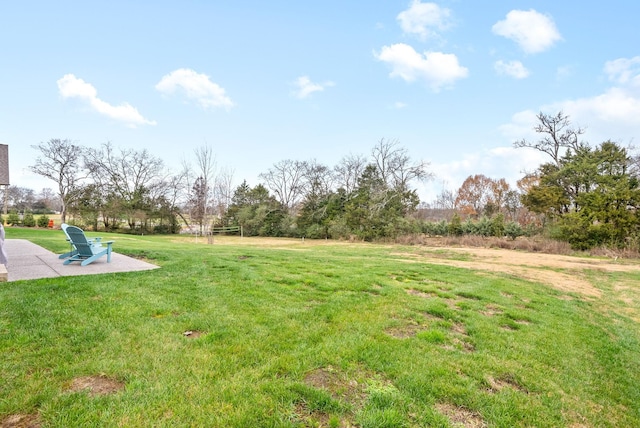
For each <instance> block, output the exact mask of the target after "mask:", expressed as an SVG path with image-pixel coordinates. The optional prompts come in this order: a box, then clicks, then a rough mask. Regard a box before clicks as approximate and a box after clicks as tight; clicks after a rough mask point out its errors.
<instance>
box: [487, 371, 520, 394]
mask: <svg viewBox="0 0 640 428" xmlns="http://www.w3.org/2000/svg"><path fill="white" fill-rule="evenodd" d="M487 383H488V384H489V392H491V393H496V392H499V391H502V390H503V389H505V388H510V389H513V390H516V391H520V392H524V393H528V391H527V389H526V388H525V387H523V386H521V385H520V384H519V383H518V382H517V381H516V380H515V379H514V378H513V376H511V375H506V376H501V377H498V378H494V377H492V376H489V377H488V378H487Z"/></svg>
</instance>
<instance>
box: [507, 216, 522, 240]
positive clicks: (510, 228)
mask: <svg viewBox="0 0 640 428" xmlns="http://www.w3.org/2000/svg"><path fill="white" fill-rule="evenodd" d="M504 234H505V235H506V236H508V237H509V239H511V240H512V241H514V240H515V239H516V238H517V237H518V236H523V235H524V234H525V233H524V230H523V229H522V227H521V226H520V225H519V224H518V223H516V222H515V221H510V222H508V223H507V224H505V225H504Z"/></svg>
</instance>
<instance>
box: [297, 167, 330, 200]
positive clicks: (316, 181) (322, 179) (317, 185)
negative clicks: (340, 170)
mask: <svg viewBox="0 0 640 428" xmlns="http://www.w3.org/2000/svg"><path fill="white" fill-rule="evenodd" d="M304 179H305V182H306V183H305V193H306V195H309V194H313V195H316V196H324V195H328V194H329V193H330V192H331V191H332V190H333V183H334V181H335V178H334V175H333V171H332V170H331V169H330V168H329V167H328V166H326V165H322V164H320V163H318V162H317V161H316V160H315V159H312V160H310V161H307V162H306V171H305V173H304ZM306 195H305V196H306Z"/></svg>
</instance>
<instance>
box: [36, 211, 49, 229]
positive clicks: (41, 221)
mask: <svg viewBox="0 0 640 428" xmlns="http://www.w3.org/2000/svg"><path fill="white" fill-rule="evenodd" d="M48 226H49V217H47V216H46V215H44V214H43V215H41V216H40V217H38V227H48Z"/></svg>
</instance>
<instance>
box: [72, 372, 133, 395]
mask: <svg viewBox="0 0 640 428" xmlns="http://www.w3.org/2000/svg"><path fill="white" fill-rule="evenodd" d="M122 389H124V383H122V382H120V381H117V380H115V379H112V378H109V377H107V376H104V375H98V376H84V377H78V378H75V379H73V380H72V381H71V385H70V386H69V388H68V390H67V391H68V392H81V391H87V392H88V393H89V395H90V396H92V397H94V396H97V395H109V394H115V393H116V392H118V391H121V390H122Z"/></svg>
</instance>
